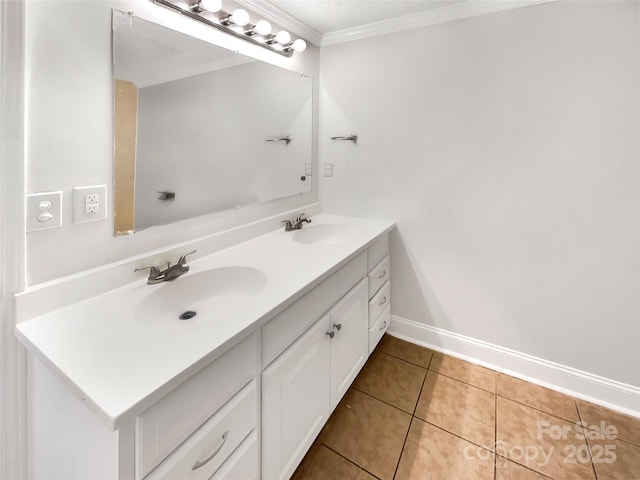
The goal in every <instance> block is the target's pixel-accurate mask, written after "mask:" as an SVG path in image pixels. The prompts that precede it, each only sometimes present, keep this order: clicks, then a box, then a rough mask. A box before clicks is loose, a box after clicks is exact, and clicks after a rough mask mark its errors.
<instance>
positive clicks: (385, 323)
mask: <svg viewBox="0 0 640 480" xmlns="http://www.w3.org/2000/svg"><path fill="white" fill-rule="evenodd" d="M385 328H387V321H386V320H385V321H384V323H383V324H382V326H381V327H380V328H379V329H378V331H379V332H381V331H382V330H384V329H385Z"/></svg>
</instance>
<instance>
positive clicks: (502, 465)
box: [496, 457, 549, 480]
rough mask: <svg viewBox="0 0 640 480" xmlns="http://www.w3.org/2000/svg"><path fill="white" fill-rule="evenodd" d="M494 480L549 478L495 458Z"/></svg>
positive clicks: (542, 479) (500, 458)
mask: <svg viewBox="0 0 640 480" xmlns="http://www.w3.org/2000/svg"><path fill="white" fill-rule="evenodd" d="M496 480H549V477H547V476H545V475H542V474H541V473H538V472H536V471H535V470H531V469H529V468H526V467H523V466H522V465H518V464H517V463H515V462H512V461H511V460H507V459H506V458H502V457H497V458H496Z"/></svg>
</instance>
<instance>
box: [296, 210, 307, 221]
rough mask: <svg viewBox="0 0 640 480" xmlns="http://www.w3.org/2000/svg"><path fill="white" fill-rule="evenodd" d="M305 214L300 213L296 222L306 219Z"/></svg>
mask: <svg viewBox="0 0 640 480" xmlns="http://www.w3.org/2000/svg"><path fill="white" fill-rule="evenodd" d="M304 216H305V213H304V212H302V213H301V214H300V215H298V216H297V218H296V222H300V221H302V220H304Z"/></svg>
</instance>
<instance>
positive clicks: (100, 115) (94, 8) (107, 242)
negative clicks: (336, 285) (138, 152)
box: [25, 0, 318, 284]
mask: <svg viewBox="0 0 640 480" xmlns="http://www.w3.org/2000/svg"><path fill="white" fill-rule="evenodd" d="M112 7H113V8H118V9H120V10H123V11H129V10H133V11H135V12H136V14H137V15H139V16H142V17H144V18H146V19H149V20H153V21H156V22H158V23H161V24H164V25H166V26H169V27H171V28H174V29H177V30H180V31H183V32H187V33H189V34H191V35H194V36H198V37H200V38H203V39H206V40H209V41H213V42H216V43H219V44H222V45H224V46H228V47H231V48H233V49H235V50H240V51H241V52H242V53H246V54H248V55H251V56H255V57H259V58H263V59H265V60H267V61H269V62H272V63H276V64H279V65H281V66H285V67H286V68H289V69H291V70H294V71H298V72H304V73H306V74H308V75H310V76H311V77H314V78H316V79H317V71H318V70H317V69H318V64H317V61H318V49H317V48H314V47H313V46H311V45H310V46H309V48H308V49H307V51H305V52H304V53H303V54H298V55H294V57H293V58H291V59H287V58H285V57H282V56H280V55H277V54H275V53H272V52H268V51H266V50H264V49H262V48H261V47H257V46H253V45H250V44H248V43H247V42H243V41H241V40H237V39H234V38H232V37H229V36H227V35H225V34H223V33H221V32H217V31H216V30H214V29H212V28H209V27H206V26H205V25H198V24H197V23H196V22H193V21H192V20H190V19H188V18H186V17H182V16H180V15H177V14H175V13H174V12H171V11H169V10H167V9H165V8H162V7H160V6H157V5H155V4H153V2H150V1H136V0H129V1H106V0H105V1H82V2H78V1H57V0H43V1H30V2H28V3H27V12H26V85H25V96H26V117H27V118H26V126H25V134H26V164H27V165H26V190H27V192H29V193H31V192H38V191H53V190H62V191H63V192H64V196H63V226H62V227H61V228H58V229H53V230H46V231H39V232H33V233H29V234H28V235H27V282H28V283H29V284H37V283H41V282H44V281H47V280H50V279H54V278H57V277H60V276H63V275H67V274H71V273H74V272H79V271H82V270H85V269H88V268H91V267H95V266H99V265H103V264H106V263H108V262H111V261H116V260H119V259H122V258H126V257H129V256H132V255H136V254H141V253H143V252H146V251H149V250H151V249H156V248H163V247H165V246H168V245H171V244H175V243H178V242H183V241H186V240H188V239H190V238H194V237H198V236H202V235H205V234H207V233H213V232H216V231H221V230H224V229H225V228H230V227H232V226H236V225H239V224H242V223H246V222H250V221H253V220H255V219H259V218H263V217H265V216H268V215H275V214H277V213H278V212H283V211H287V210H290V209H294V208H297V207H299V206H302V205H307V204H309V203H311V202H313V201H315V200H316V199H317V193H315V192H314V193H310V194H305V195H299V196H295V197H291V198H288V199H284V200H278V201H273V202H268V203H264V204H258V205H253V206H247V207H245V208H242V209H240V210H237V211H230V212H229V211H227V212H222V213H219V214H214V215H211V216H208V217H202V218H200V219H197V220H193V221H189V222H186V223H182V224H176V225H171V226H165V227H157V228H150V229H148V230H145V231H143V232H140V233H139V234H136V235H134V236H131V237H118V238H114V237H113V219H112V204H111V200H110V199H111V193H112V188H111V184H112V150H113V148H112V144H113V133H112V115H113V105H112V83H111V82H112V80H111V8H112ZM314 125H317V119H316V118H314ZM314 141H316V140H315V138H314ZM95 184H107V185H108V197H109V201H108V206H109V209H108V219H107V220H105V221H99V222H93V223H87V224H79V225H74V224H73V215H72V190H73V187H74V186H83V185H95ZM314 190H316V189H314Z"/></svg>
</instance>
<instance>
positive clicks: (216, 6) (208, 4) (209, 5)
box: [198, 0, 222, 12]
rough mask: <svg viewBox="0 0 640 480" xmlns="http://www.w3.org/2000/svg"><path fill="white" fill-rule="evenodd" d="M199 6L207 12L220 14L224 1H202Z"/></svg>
mask: <svg viewBox="0 0 640 480" xmlns="http://www.w3.org/2000/svg"><path fill="white" fill-rule="evenodd" d="M198 6H199V7H200V9H201V10H206V11H207V12H219V11H220V9H221V8H222V0H200V2H198Z"/></svg>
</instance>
